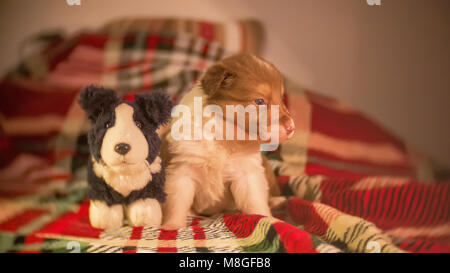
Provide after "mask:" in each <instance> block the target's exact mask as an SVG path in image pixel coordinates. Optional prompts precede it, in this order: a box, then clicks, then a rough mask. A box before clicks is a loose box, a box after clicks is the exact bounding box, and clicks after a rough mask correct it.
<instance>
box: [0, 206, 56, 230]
mask: <svg viewBox="0 0 450 273" xmlns="http://www.w3.org/2000/svg"><path fill="white" fill-rule="evenodd" d="M45 213H48V210H42V209H29V210H26V211H24V212H22V213H20V214H18V215H16V216H15V217H13V218H12V219H9V220H6V221H5V222H2V223H0V230H2V231H17V230H18V229H20V228H21V227H24V226H26V225H28V224H29V223H31V222H33V221H34V220H36V219H37V218H39V217H40V216H41V215H43V214H45Z"/></svg>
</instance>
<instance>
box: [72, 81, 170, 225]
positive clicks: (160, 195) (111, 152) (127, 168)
mask: <svg viewBox="0 0 450 273" xmlns="http://www.w3.org/2000/svg"><path fill="white" fill-rule="evenodd" d="M79 103H80V105H81V107H82V108H83V109H84V110H85V111H86V114H87V115H88V118H89V119H90V121H91V123H92V128H91V130H90V131H89V133H88V143H89V149H90V152H91V159H90V160H89V164H88V184H89V191H88V198H89V199H90V207H89V220H90V222H91V225H92V226H93V227H96V228H101V229H113V228H118V227H121V226H122V224H123V219H124V211H125V213H126V217H127V218H128V222H129V224H130V225H133V226H154V227H158V226H160V224H161V218H162V215H161V205H160V203H162V202H164V201H165V198H166V194H165V193H164V181H165V177H164V168H163V166H162V162H161V158H160V156H159V151H160V146H161V140H160V138H159V136H158V134H157V133H156V130H157V129H158V127H159V126H160V125H163V124H165V123H167V122H168V121H169V119H170V112H171V108H172V101H171V100H170V99H169V97H168V95H167V94H166V93H165V92H162V91H160V92H153V93H147V94H136V95H135V97H134V101H133V102H130V101H124V100H121V99H119V98H118V97H117V95H116V92H114V91H113V90H109V89H104V88H101V87H95V86H88V87H86V88H85V89H84V90H83V91H82V93H81V96H80V100H79Z"/></svg>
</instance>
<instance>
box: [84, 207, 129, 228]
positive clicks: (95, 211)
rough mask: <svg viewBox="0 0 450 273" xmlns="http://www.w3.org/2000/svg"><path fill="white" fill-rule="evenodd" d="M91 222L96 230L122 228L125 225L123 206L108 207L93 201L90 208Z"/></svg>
mask: <svg viewBox="0 0 450 273" xmlns="http://www.w3.org/2000/svg"><path fill="white" fill-rule="evenodd" d="M89 221H90V223H91V226H93V227H94V228H99V229H105V230H107V229H116V228H120V227H121V226H122V224H123V209H122V206H121V205H114V206H108V205H107V204H106V203H105V202H103V201H100V200H91V201H90V206H89Z"/></svg>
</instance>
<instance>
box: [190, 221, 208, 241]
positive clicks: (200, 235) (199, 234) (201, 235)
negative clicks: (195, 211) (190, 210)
mask: <svg viewBox="0 0 450 273" xmlns="http://www.w3.org/2000/svg"><path fill="white" fill-rule="evenodd" d="M201 220H202V219H201V218H198V217H197V218H194V220H192V224H191V226H192V231H193V233H194V239H195V240H204V239H206V236H205V229H204V228H203V227H200V226H199V225H198V224H199V222H200V221H201Z"/></svg>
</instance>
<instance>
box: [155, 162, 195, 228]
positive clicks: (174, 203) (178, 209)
mask: <svg viewBox="0 0 450 273" xmlns="http://www.w3.org/2000/svg"><path fill="white" fill-rule="evenodd" d="M171 167H173V168H168V170H167V175H166V186H165V191H166V193H167V198H166V202H165V203H164V204H163V211H164V220H163V225H162V228H163V229H179V228H182V227H185V226H186V218H187V216H188V213H189V210H190V209H191V207H192V203H193V202H194V194H195V185H194V180H193V176H192V175H191V172H192V170H191V169H189V166H183V165H181V166H179V167H178V168H177V167H175V166H171Z"/></svg>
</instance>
